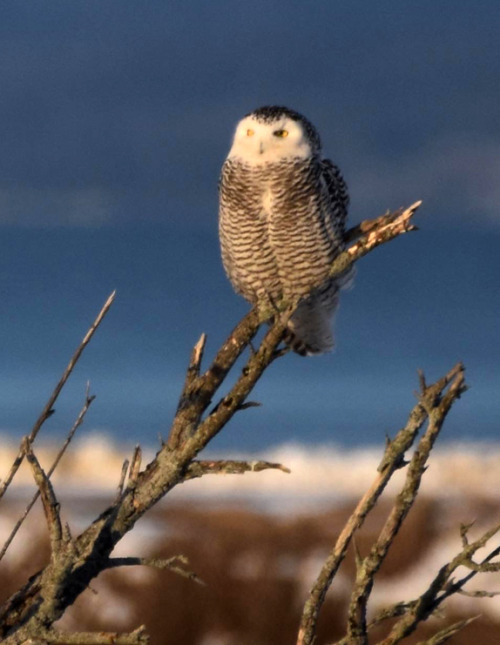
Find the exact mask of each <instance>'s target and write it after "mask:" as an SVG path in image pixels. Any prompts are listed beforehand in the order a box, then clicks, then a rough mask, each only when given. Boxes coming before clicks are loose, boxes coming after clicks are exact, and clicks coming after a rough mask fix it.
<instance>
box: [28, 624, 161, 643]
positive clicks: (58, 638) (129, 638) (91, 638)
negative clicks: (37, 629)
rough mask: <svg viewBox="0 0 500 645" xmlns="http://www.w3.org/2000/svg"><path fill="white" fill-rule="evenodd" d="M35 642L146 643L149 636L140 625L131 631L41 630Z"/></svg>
mask: <svg viewBox="0 0 500 645" xmlns="http://www.w3.org/2000/svg"><path fill="white" fill-rule="evenodd" d="M37 642H43V643H53V644H54V645H111V644H112V645H148V644H149V636H148V635H147V633H146V628H145V627H144V625H141V626H140V627H138V628H137V629H135V630H134V631H133V632H130V633H128V634H127V633H123V634H120V633H118V632H60V631H58V630H55V629H54V630H53V629H51V630H47V631H42V632H41V633H40V634H39V636H38V638H37Z"/></svg>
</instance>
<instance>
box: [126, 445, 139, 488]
mask: <svg viewBox="0 0 500 645" xmlns="http://www.w3.org/2000/svg"><path fill="white" fill-rule="evenodd" d="M141 463H142V450H141V447H140V446H139V444H137V446H136V447H135V448H134V452H133V454H132V460H131V462H130V474H129V485H134V486H135V484H136V482H137V477H138V476H139V473H140V471H141Z"/></svg>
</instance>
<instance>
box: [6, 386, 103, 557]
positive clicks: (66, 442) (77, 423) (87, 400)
mask: <svg viewBox="0 0 500 645" xmlns="http://www.w3.org/2000/svg"><path fill="white" fill-rule="evenodd" d="M94 399H95V396H93V395H92V396H91V395H90V394H89V384H88V383H87V389H86V393H85V403H84V405H83V407H82V409H81V410H80V413H79V414H78V417H77V418H76V421H75V422H74V424H73V426H72V428H71V430H70V431H69V433H68V435H67V437H66V439H65V440H64V443H63V445H62V446H61V448H60V450H59V452H58V453H57V455H56V458H55V459H54V461H53V463H52V465H51V467H50V468H49V470H48V471H47V478H49V479H50V477H51V476H52V474H53V473H54V470H55V469H56V468H57V466H58V464H59V462H60V461H61V459H62V457H63V455H64V453H65V452H66V449H67V448H68V446H69V444H70V442H71V440H72V439H73V436H74V434H75V432H76V431H77V429H78V428H79V427H80V426H81V424H82V423H83V420H84V418H85V415H86V414H87V411H88V409H89V407H90V406H91V404H92V402H93V401H94ZM29 445H30V444H29V441H28V442H27V443H26V444H25V447H26V446H29ZM23 450H24V449H23ZM39 497H40V490H37V491H36V493H35V494H34V495H33V497H32V498H31V501H30V502H29V504H28V505H27V506H26V508H25V509H24V512H23V514H22V515H21V517H19V519H18V520H17V522H16V523H15V525H14V527H13V529H12V531H11V532H10V535H9V537H8V538H7V540H6V541H5V544H4V545H3V546H2V550H1V551H0V560H2V558H3V557H4V555H5V553H6V552H7V549H8V548H9V546H10V545H11V543H12V541H13V539H14V538H15V537H16V535H17V532H18V531H19V529H20V528H21V526H22V524H23V522H24V520H25V519H26V518H27V516H28V514H29V512H30V511H31V509H32V508H33V506H34V505H35V503H36V501H37V499H38V498H39Z"/></svg>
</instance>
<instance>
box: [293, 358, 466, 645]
mask: <svg viewBox="0 0 500 645" xmlns="http://www.w3.org/2000/svg"><path fill="white" fill-rule="evenodd" d="M462 372H463V366H462V365H461V364H460V363H459V364H457V365H456V366H455V367H454V368H453V369H452V370H450V371H449V372H448V374H447V375H446V376H445V377H443V378H442V379H440V380H439V381H437V382H436V383H435V384H434V385H433V386H431V387H430V388H427V390H426V392H427V396H428V398H429V400H434V399H435V398H436V396H437V394H438V393H440V392H442V391H443V389H444V388H445V387H447V385H448V384H449V383H450V380H451V379H452V378H454V377H456V378H458V377H459V376H460V375H462ZM460 382H461V383H462V382H463V377H462V378H461V379H460ZM457 396H458V395H457ZM427 416H428V412H427V411H426V410H425V408H424V407H423V406H422V404H421V402H419V403H418V404H417V405H416V406H415V407H414V408H413V410H412V411H411V413H410V416H409V418H408V422H407V424H406V426H405V427H404V428H403V429H401V430H400V431H399V432H398V434H397V435H396V437H395V438H394V440H392V441H389V442H388V444H387V446H386V449H385V453H384V456H383V458H382V461H381V463H380V466H379V468H378V471H379V472H378V474H377V477H376V478H375V480H374V482H373V483H372V485H371V487H370V488H369V489H368V491H367V492H366V493H365V495H364V496H363V497H362V499H361V500H360V501H359V503H358V505H357V506H356V508H355V510H354V512H353V513H352V515H351V516H350V518H349V519H348V521H347V523H346V524H345V526H344V528H343V530H342V532H341V534H340V535H339V537H338V538H337V542H336V544H335V546H334V547H333V549H332V551H331V553H330V555H329V556H328V558H327V559H326V561H325V563H324V565H323V567H322V569H321V571H320V573H319V575H318V578H317V579H316V581H315V583H314V584H313V587H312V588H311V591H310V592H309V596H308V598H307V601H306V603H305V605H304V610H303V613H302V618H301V623H300V629H299V635H298V640H297V645H310V644H311V643H313V641H314V635H315V633H316V624H317V620H318V616H319V612H320V609H321V606H322V605H323V602H324V599H325V596H326V592H327V591H328V589H329V587H330V585H331V583H332V580H333V577H334V576H335V574H336V572H337V570H338V568H339V566H340V563H341V562H342V560H343V559H344V557H345V554H346V551H347V548H348V546H349V544H350V542H351V539H352V536H353V534H354V532H355V531H356V530H357V529H359V528H360V527H361V526H362V524H363V522H364V520H365V518H366V516H367V515H368V513H369V512H370V511H371V510H372V508H373V507H374V506H375V503H376V502H377V500H378V498H379V497H380V495H381V494H382V491H383V490H384V488H385V487H386V485H387V483H388V481H389V479H390V478H391V477H392V475H393V473H394V472H395V471H396V470H397V469H399V468H401V466H402V464H403V463H404V454H405V452H406V450H408V448H410V446H411V445H412V443H413V441H414V439H415V437H416V435H417V432H418V431H419V429H420V428H421V427H422V425H423V424H424V422H425V420H426V418H427ZM442 420H444V417H443V419H442ZM350 636H351V634H350ZM347 642H349V643H351V642H352V643H354V642H355V641H349V640H348V641H347Z"/></svg>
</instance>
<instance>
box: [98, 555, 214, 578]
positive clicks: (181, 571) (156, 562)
mask: <svg viewBox="0 0 500 645" xmlns="http://www.w3.org/2000/svg"><path fill="white" fill-rule="evenodd" d="M188 563H189V560H188V559H187V558H186V556H184V555H174V556H173V557H172V558H168V559H165V558H134V557H130V558H108V563H107V565H106V567H105V568H106V569H116V568H117V567H133V566H147V567H153V568H154V569H168V570H169V571H173V572H174V573H177V574H178V575H180V576H182V577H183V578H188V580H193V581H194V582H196V583H198V584H200V585H205V583H204V582H203V580H202V579H201V578H200V577H199V576H198V575H197V574H196V573H194V571H190V570H189V569H185V568H183V566H180V565H181V564H182V565H186V564H188Z"/></svg>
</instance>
